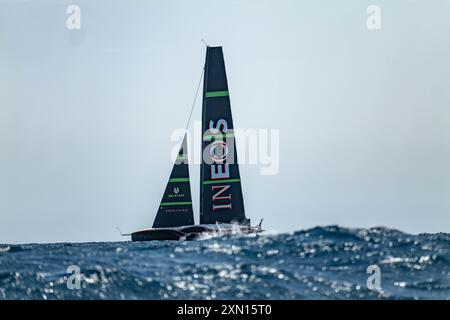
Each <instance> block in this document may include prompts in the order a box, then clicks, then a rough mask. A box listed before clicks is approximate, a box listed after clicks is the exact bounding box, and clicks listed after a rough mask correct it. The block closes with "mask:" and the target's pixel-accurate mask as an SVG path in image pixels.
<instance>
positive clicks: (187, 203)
mask: <svg viewBox="0 0 450 320" xmlns="http://www.w3.org/2000/svg"><path fill="white" fill-rule="evenodd" d="M190 204H192V202H191V201H180V202H161V204H160V206H161V207H166V206H187V205H190Z"/></svg>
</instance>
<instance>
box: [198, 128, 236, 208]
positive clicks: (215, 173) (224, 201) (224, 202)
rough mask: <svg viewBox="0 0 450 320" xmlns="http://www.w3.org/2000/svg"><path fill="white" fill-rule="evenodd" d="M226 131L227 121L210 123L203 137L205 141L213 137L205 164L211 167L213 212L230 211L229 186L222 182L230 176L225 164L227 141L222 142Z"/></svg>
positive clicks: (228, 149)
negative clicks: (207, 160)
mask: <svg viewBox="0 0 450 320" xmlns="http://www.w3.org/2000/svg"><path fill="white" fill-rule="evenodd" d="M227 131H228V123H227V121H226V120H225V119H220V120H218V121H217V124H216V126H214V121H210V122H209V129H208V130H207V132H206V133H205V135H204V138H205V139H211V138H212V137H214V138H213V139H214V142H212V143H211V144H209V145H208V146H207V147H206V150H208V153H209V160H210V161H209V163H208V162H207V163H208V164H210V165H211V167H210V168H211V191H212V196H211V202H212V209H213V211H216V210H222V209H228V210H230V209H232V202H231V186H230V185H229V184H226V181H224V179H229V178H230V176H231V174H230V166H229V164H228V163H226V162H225V161H226V160H227V158H228V156H229V155H230V148H229V147H228V143H227V142H228V141H224V138H226V137H227ZM233 149H234V146H233ZM219 180H220V183H217V184H216V183H215V181H217V182H218V181H219ZM223 182H225V183H223Z"/></svg>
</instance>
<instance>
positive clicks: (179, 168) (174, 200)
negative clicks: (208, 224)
mask: <svg viewBox="0 0 450 320" xmlns="http://www.w3.org/2000/svg"><path fill="white" fill-rule="evenodd" d="M192 224H194V213H193V210H192V198H191V186H190V180H189V165H188V153H187V142H186V135H185V136H184V138H183V143H182V144H181V147H180V151H179V152H178V157H177V160H176V161H175V164H174V165H173V169H172V173H171V174H170V178H169V181H168V182H167V186H166V190H165V191H164V195H163V198H162V200H161V203H160V205H159V208H158V213H157V214H156V218H155V221H154V222H153V228H167V227H181V226H187V225H192Z"/></svg>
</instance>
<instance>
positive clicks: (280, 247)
mask: <svg viewBox="0 0 450 320" xmlns="http://www.w3.org/2000/svg"><path fill="white" fill-rule="evenodd" d="M70 266H72V267H70ZM369 266H372V267H369ZM68 268H69V270H68ZM78 268H79V271H80V273H79V274H78V275H77V270H78ZM368 268H369V273H368ZM68 271H69V272H68ZM377 275H379V277H378V278H376V277H377ZM368 278H369V281H368ZM377 279H379V280H380V281H379V282H377ZM368 282H369V285H368V284H367V283H368ZM0 299H450V234H443V233H440V234H421V235H410V234H405V233H402V232H400V231H397V230H391V229H387V228H373V229H347V228H341V227H338V226H329V227H317V228H313V229H310V230H302V231H297V232H295V233H291V234H277V235H260V236H258V237H255V236H252V237H249V236H239V235H237V236H228V237H212V238H209V239H204V240H199V241H182V242H170V241H163V242H140V243H137V242H135V243H133V242H107V243H56V244H26V245H8V244H1V245H0Z"/></svg>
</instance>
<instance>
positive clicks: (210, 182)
mask: <svg viewBox="0 0 450 320" xmlns="http://www.w3.org/2000/svg"><path fill="white" fill-rule="evenodd" d="M233 182H241V179H223V180H208V181H203V184H217V183H233Z"/></svg>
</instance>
